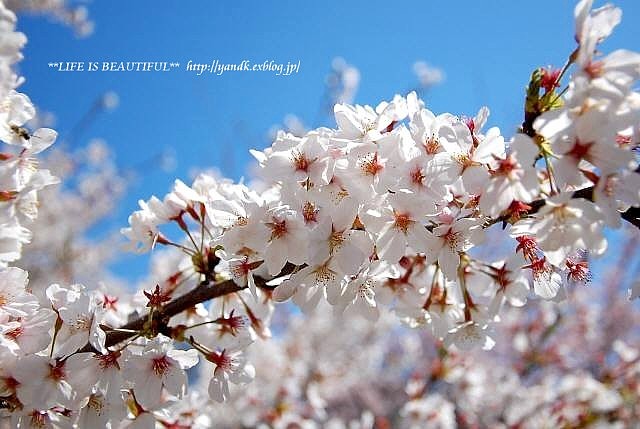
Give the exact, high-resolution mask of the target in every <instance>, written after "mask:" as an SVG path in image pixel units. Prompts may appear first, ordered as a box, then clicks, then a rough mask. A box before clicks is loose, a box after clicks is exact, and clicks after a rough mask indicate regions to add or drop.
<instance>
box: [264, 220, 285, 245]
mask: <svg viewBox="0 0 640 429" xmlns="http://www.w3.org/2000/svg"><path fill="white" fill-rule="evenodd" d="M267 226H268V227H270V228H271V240H277V239H279V238H282V237H284V236H285V235H286V234H287V221H286V220H285V219H283V220H278V219H276V218H273V222H270V223H267Z"/></svg>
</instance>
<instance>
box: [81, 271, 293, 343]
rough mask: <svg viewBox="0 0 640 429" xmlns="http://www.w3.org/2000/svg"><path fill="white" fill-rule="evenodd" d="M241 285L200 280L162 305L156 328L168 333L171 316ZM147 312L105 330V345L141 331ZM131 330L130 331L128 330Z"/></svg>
mask: <svg viewBox="0 0 640 429" xmlns="http://www.w3.org/2000/svg"><path fill="white" fill-rule="evenodd" d="M294 268H295V265H292V264H287V265H286V266H285V267H284V269H283V270H282V271H281V272H280V274H278V276H276V277H280V276H284V275H287V274H291V272H293V270H294ZM254 280H255V283H256V287H259V288H268V287H269V286H267V282H268V281H269V280H267V279H264V278H262V277H258V276H254ZM245 288H246V286H245V287H243V286H238V285H237V284H236V283H235V282H234V281H233V280H225V281H223V282H218V283H211V282H208V281H204V282H202V283H201V284H200V285H199V286H198V287H196V288H195V289H193V290H191V291H189V292H187V293H185V294H184V295H182V296H179V297H178V298H176V299H174V300H172V301H171V302H169V303H168V304H167V305H165V306H164V307H162V310H161V311H160V312H159V313H158V314H156V315H155V316H154V318H155V320H157V321H158V322H159V326H158V330H159V332H161V333H164V334H168V333H169V332H168V330H167V323H168V322H169V319H171V317H173V316H175V315H177V314H180V313H182V312H183V311H185V310H187V309H189V308H191V307H193V306H195V305H196V304H200V303H203V302H207V301H209V300H211V299H215V298H219V297H222V296H225V295H229V294H232V293H236V292H239V291H241V290H243V289H245ZM147 317H148V316H147V314H145V315H144V316H141V317H138V318H137V319H135V320H132V321H131V322H129V323H127V324H125V325H124V326H121V327H119V328H117V329H121V330H112V331H108V332H107V338H106V341H105V346H106V347H111V346H114V345H116V344H118V343H121V342H123V341H126V340H128V339H129V338H131V337H133V336H134V335H136V333H135V331H138V332H139V331H141V330H142V329H143V328H144V324H145V322H146V321H147ZM129 331H131V332H129ZM80 351H81V352H90V351H95V350H94V348H93V347H92V346H91V345H90V344H87V346H85V347H84V348H83V349H82V350H80Z"/></svg>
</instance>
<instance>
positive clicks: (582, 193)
mask: <svg viewBox="0 0 640 429" xmlns="http://www.w3.org/2000/svg"><path fill="white" fill-rule="evenodd" d="M573 198H584V199H586V200H589V201H593V186H589V187H587V188H583V189H579V190H577V191H575V192H574V193H573ZM545 204H546V201H545V199H539V200H535V201H533V202H531V203H529V205H530V206H531V210H529V211H528V214H534V213H537V212H538V211H539V210H540V209H541V208H542V207H543V206H544V205H545ZM621 216H622V218H623V219H624V220H626V221H627V222H629V223H631V224H632V225H634V226H636V227H637V228H640V208H639V207H631V208H629V209H628V210H627V211H625V212H623V213H621ZM509 218H510V214H505V215H503V216H500V217H499V218H497V219H496V220H495V222H493V223H499V222H506V221H508V220H509ZM294 268H295V266H294V265H292V264H287V265H286V266H285V267H284V269H283V270H282V272H281V273H280V274H279V275H278V276H276V277H280V276H284V275H287V274H290V273H291V272H292V271H293V270H294ZM254 278H255V282H256V286H257V287H261V288H265V287H267V286H266V283H267V281H268V280H265V279H264V278H262V277H257V276H256V277H254ZM242 289H245V288H244V287H241V286H238V285H237V284H235V283H234V282H233V280H226V281H223V282H219V283H210V282H208V281H206V280H205V281H204V282H202V283H201V284H200V285H199V286H198V287H196V288H195V289H193V290H192V291H190V292H187V293H186V294H184V295H182V296H180V297H178V298H176V299H174V300H173V301H171V302H169V303H168V304H167V305H165V306H164V307H163V308H162V310H161V311H160V312H159V314H157V315H156V316H155V319H156V320H157V321H158V322H159V325H158V327H157V328H158V332H161V333H164V334H170V332H169V331H168V328H167V324H168V322H169V319H171V317H173V316H175V315H176V314H179V313H182V312H183V311H185V310H187V309H189V308H191V307H193V306H195V305H196V304H200V303H203V302H206V301H209V300H211V299H214V298H218V297H221V296H224V295H228V294H231V293H236V292H239V291H241V290H242ZM147 317H148V316H147V315H146V314H145V315H144V316H142V317H139V318H137V319H135V320H132V321H131V322H129V323H127V324H125V325H124V326H121V327H120V328H118V329H122V330H126V331H122V330H111V331H108V332H107V339H106V341H105V346H106V347H111V346H114V345H116V344H118V343H121V342H122V341H126V340H128V339H129V338H131V337H133V336H134V335H135V334H136V332H140V331H141V330H142V329H143V328H144V324H145V322H146V321H147ZM90 351H94V352H95V349H94V348H93V347H92V346H91V345H90V344H87V345H86V346H85V347H84V348H82V349H81V350H80V352H90Z"/></svg>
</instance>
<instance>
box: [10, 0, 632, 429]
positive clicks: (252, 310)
mask: <svg viewBox="0 0 640 429" xmlns="http://www.w3.org/2000/svg"><path fill="white" fill-rule="evenodd" d="M591 3H592V2H591V1H589V0H582V1H580V2H579V4H578V6H577V7H576V9H575V17H576V23H577V25H576V40H577V41H578V47H577V48H576V50H575V51H574V52H573V53H572V54H571V56H570V58H569V61H568V62H567V65H566V66H565V67H563V68H562V69H561V70H552V69H538V70H536V71H535V72H534V73H533V75H532V76H531V81H530V82H529V85H528V88H527V97H526V102H525V121H524V123H523V125H522V128H521V132H519V133H518V134H516V135H515V136H514V137H513V138H511V139H510V140H509V141H508V142H506V141H505V138H504V137H503V136H502V135H501V133H500V130H499V129H498V128H496V127H493V128H487V129H485V128H486V127H485V125H486V123H487V120H488V116H489V110H488V109H487V108H482V109H481V110H480V111H479V112H478V113H477V115H476V116H475V117H473V118H465V117H458V116H455V115H452V114H450V113H444V114H439V115H436V114H434V113H433V112H431V111H430V110H429V109H427V108H426V106H425V103H424V102H423V101H422V100H420V99H419V98H418V96H417V95H416V94H415V93H410V94H408V95H407V96H406V97H403V96H399V95H398V96H396V97H394V98H393V99H392V100H391V101H389V102H383V103H381V104H380V105H378V106H377V107H376V108H373V107H370V106H360V105H348V104H337V105H336V106H335V108H334V114H335V119H336V123H337V128H336V129H329V128H319V129H315V130H312V131H309V132H306V133H305V134H303V135H300V136H295V135H293V134H289V133H285V132H280V133H278V134H277V136H276V138H275V141H274V142H273V144H272V145H271V147H269V148H267V149H265V150H263V151H252V154H253V155H254V157H255V158H256V159H257V160H258V162H259V165H260V173H261V180H262V182H263V184H262V186H260V187H256V189H252V188H250V187H248V186H246V185H245V184H243V183H239V184H238V183H233V182H231V181H229V180H226V179H223V178H219V177H217V176H215V175H212V174H200V175H199V176H198V177H197V178H196V179H195V181H194V182H193V183H192V184H191V185H190V186H189V185H187V184H185V183H184V182H182V181H180V180H176V182H175V185H174V187H173V189H172V190H171V192H169V193H168V194H167V195H165V196H164V197H163V198H162V199H161V198H157V197H155V196H154V197H151V198H150V199H149V200H147V201H140V203H139V204H140V210H138V211H136V212H134V213H133V214H132V215H131V216H130V217H129V226H128V227H127V228H123V230H122V233H123V234H124V236H125V237H126V238H127V239H128V240H129V243H128V245H129V248H130V249H131V250H134V251H137V252H149V251H151V250H153V249H158V248H160V247H162V250H160V251H156V254H158V253H160V254H162V252H163V251H167V253H166V254H165V257H163V258H161V259H160V261H161V262H160V263H158V264H157V265H156V266H154V269H153V271H154V272H153V279H150V280H149V282H145V284H143V285H142V287H141V288H140V290H139V291H138V292H137V293H136V294H134V295H133V296H126V295H125V294H121V293H116V292H115V291H114V290H111V289H108V288H104V289H102V290H90V289H88V288H86V287H85V286H83V285H80V284H71V285H66V284H51V285H47V286H46V287H38V288H34V287H32V285H30V284H29V274H28V273H27V271H24V270H22V269H20V268H17V267H13V266H9V264H10V263H12V262H14V261H16V260H17V259H18V258H19V257H20V254H21V249H22V245H23V244H25V243H26V242H27V241H28V240H29V233H28V230H26V229H25V227H24V226H23V224H24V223H25V222H28V221H29V220H31V219H33V218H34V217H35V216H36V214H37V207H38V204H37V192H38V191H39V190H40V189H42V188H43V187H44V186H47V185H50V184H52V183H54V182H55V181H56V179H54V178H53V176H52V175H51V174H50V173H49V172H48V171H47V170H43V169H39V168H38V164H37V161H36V160H35V158H34V155H36V154H38V153H39V152H41V151H42V150H44V149H45V148H47V147H48V146H49V145H51V144H52V143H53V141H54V139H55V137H56V134H55V132H54V131H53V130H50V129H48V128H39V129H36V130H35V131H33V132H31V131H29V130H28V129H27V128H25V123H26V122H27V121H29V120H30V119H31V118H32V117H33V116H34V114H35V112H34V108H33V106H32V104H31V102H30V101H29V99H28V98H27V97H26V96H25V95H23V94H20V93H18V92H16V91H15V88H16V87H17V85H18V84H19V83H20V79H18V78H17V77H16V76H15V74H14V72H13V70H12V68H11V66H12V64H13V63H15V61H17V60H18V59H19V58H20V53H19V51H20V48H21V47H22V45H23V44H24V42H25V38H24V36H23V35H21V34H20V33H16V32H15V31H14V27H15V16H14V15H13V14H12V13H11V12H10V11H8V10H7V9H5V8H4V7H3V6H0V18H1V19H2V26H0V31H3V32H4V34H3V35H2V37H0V43H2V49H0V53H1V54H2V56H1V57H0V60H2V61H0V86H1V87H0V98H1V99H2V100H3V103H2V109H1V110H0V113H1V115H2V116H1V117H0V140H2V141H4V142H5V143H7V144H8V145H10V147H12V148H14V150H13V152H7V153H4V152H3V153H1V154H0V162H1V164H0V204H1V206H0V209H1V210H2V212H0V221H1V222H2V223H1V224H0V228H1V232H2V234H1V235H0V243H1V246H0V361H1V362H2V365H1V367H0V409H2V410H3V411H2V412H3V416H5V417H8V418H10V419H11V424H12V425H13V426H17V427H149V428H153V427H156V426H157V425H161V426H163V427H180V426H181V425H182V426H188V425H191V426H194V427H208V426H210V422H208V420H207V419H206V418H205V417H203V416H199V415H198V413H197V412H196V411H195V410H197V409H199V408H200V407H202V406H203V404H210V403H209V398H210V399H212V400H214V401H217V402H224V401H228V400H230V399H231V398H232V397H233V389H234V386H235V385H238V386H244V385H246V384H247V383H248V382H250V381H251V380H252V379H253V378H254V377H255V376H256V369H255V366H254V365H253V362H252V360H251V359H250V356H251V349H252V348H251V347H250V346H251V344H252V343H254V342H257V341H262V340H263V339H266V338H269V337H270V336H271V329H270V323H271V319H272V318H273V313H274V302H283V301H288V300H292V301H293V302H294V303H295V304H296V305H297V306H298V307H300V309H301V310H302V312H303V313H306V314H310V313H313V312H314V311H317V312H319V313H325V314H326V313H327V312H332V313H334V314H335V315H338V316H339V315H344V317H346V318H350V317H354V316H362V318H361V319H358V320H360V322H358V323H364V321H366V322H369V323H364V324H363V325H360V326H362V331H363V332H366V330H367V327H369V326H374V325H373V323H370V322H374V321H377V320H378V319H380V318H381V317H382V318H383V321H382V323H381V325H380V326H379V327H378V328H376V329H375V330H374V331H375V332H378V331H380V330H384V328H386V326H384V327H383V326H382V325H383V324H384V325H388V326H389V327H388V328H387V330H391V329H393V328H392V327H391V324H390V322H389V319H388V317H387V316H388V314H393V315H394V317H395V318H396V319H399V320H400V321H402V322H404V323H405V324H406V325H408V326H409V327H410V328H419V329H416V330H415V331H416V332H421V333H424V332H428V333H429V335H431V336H432V337H433V338H434V339H435V341H436V342H437V344H438V345H442V353H453V354H454V355H455V354H456V353H461V354H462V355H464V354H465V353H467V352H469V351H470V350H471V349H474V348H482V349H491V348H493V347H494V345H495V344H496V339H497V338H498V335H496V334H495V333H494V332H495V331H496V329H498V328H497V327H498V326H499V322H500V321H501V320H503V319H506V318H508V315H510V314H513V311H514V310H513V309H512V308H510V307H521V306H523V305H525V303H526V302H527V300H528V299H531V298H533V299H538V298H539V299H542V300H549V301H560V300H562V299H563V298H564V297H565V296H566V294H567V293H568V292H567V290H568V289H570V288H567V286H573V285H575V284H580V283H585V282H587V281H588V280H589V277H590V273H589V258H590V257H592V256H600V255H603V254H604V253H605V251H606V247H607V241H606V238H605V234H604V230H605V227H614V228H615V227H619V226H620V225H621V219H622V218H624V219H627V220H629V218H630V217H631V216H630V215H629V210H633V209H630V208H632V207H638V206H640V175H639V174H638V172H637V170H636V169H637V168H638V160H637V154H636V149H637V147H638V142H639V140H640V139H639V136H638V134H639V133H640V129H639V127H638V124H639V123H640V94H638V92H636V91H634V88H635V85H637V82H638V78H639V77H640V54H637V53H633V52H629V51H615V52H613V53H611V54H609V55H607V56H602V55H601V54H600V53H599V52H598V51H597V48H598V46H599V44H600V43H601V42H602V40H604V39H605V38H606V37H607V36H608V35H609V34H610V33H611V31H612V30H613V28H614V27H615V25H617V23H618V22H619V21H620V11H619V9H617V8H615V7H613V6H605V7H603V8H600V9H595V10H591ZM0 5H2V3H0ZM571 65H573V66H575V71H574V73H573V75H572V76H571V77H570V78H569V81H568V84H567V86H566V88H565V89H563V90H559V88H560V85H561V82H562V79H563V77H564V75H565V73H566V72H567V70H568V69H569V66H571ZM258 188H259V190H257V189H258ZM631 221H632V222H633V218H632V217H631ZM499 225H501V226H502V227H503V230H502V231H498V227H499ZM492 233H497V234H501V235H503V236H505V237H508V239H509V240H510V243H511V249H512V251H511V252H510V254H509V256H508V257H507V258H503V259H498V260H496V259H495V258H492V257H491V256H490V255H486V254H485V255H483V252H482V249H483V246H482V244H483V243H485V242H487V241H489V240H488V239H487V237H488V236H490V235H491V234H492ZM158 250H159V249H158ZM633 294H637V291H634V292H633ZM209 300H211V302H210V303H208V304H207V305H206V306H205V305H204V303H205V302H206V301H209ZM339 348H344V346H341V347H339ZM360 358H361V359H362V358H365V356H364V355H362V356H360ZM336 359H337V357H336ZM354 359H356V358H355V357H354ZM443 364H444V363H443ZM196 365H198V368H199V369H200V373H199V374H200V377H199V380H198V383H199V384H201V385H202V386H203V390H206V392H207V393H206V394H204V395H203V394H200V393H199V392H192V393H191V394H187V386H188V378H187V370H189V369H190V368H194V367H195V366H196ZM318 372H320V370H319V371H318ZM462 378H464V377H461V379H462ZM313 381H314V380H311V379H309V380H308V382H309V384H313ZM565 384H566V386H568V387H566V390H567V391H573V390H576V389H578V387H579V388H580V389H583V387H582V386H578V387H576V384H579V383H578V382H577V381H576V379H575V378H574V379H569V380H568V381H566V383H565ZM594 386H595V387H594ZM600 387H601V386H599V385H596V384H593V383H592V384H591V385H590V387H589V388H587V389H586V390H588V391H589V392H591V393H593V394H594V395H596V396H597V395H598V394H599V393H598V392H601V393H602V395H604V396H607V395H608V397H607V398H605V399H608V400H609V403H612V401H614V399H615V398H613V399H611V395H609V393H608V391H607V389H605V388H602V389H601V388H600ZM412 389H413V388H410V389H408V390H410V391H411V392H413V393H410V395H411V396H412V401H410V402H409V403H407V405H406V409H405V410H404V411H403V412H404V413H405V416H406V417H407V425H406V427H420V425H422V424H423V423H424V420H429V419H428V418H422V419H418V421H419V423H417V425H418V426H412V425H411V422H410V420H411V418H412V417H413V416H416V415H418V416H420V413H423V412H424V410H425V409H426V410H429V411H431V410H439V412H441V413H442V415H444V417H443V418H444V420H443V422H442V424H441V426H442V427H449V426H451V424H449V423H450V420H451V418H450V416H451V415H453V411H452V408H451V407H452V404H451V403H450V402H449V401H447V400H446V399H445V398H443V397H438V396H437V395H430V396H424V395H422V394H418V392H417V390H416V389H413V390H412ZM572 389H573V390H572ZM560 390H561V391H562V389H560ZM583 390H584V389H583ZM594 392H595V393H594ZM422 393H424V392H422ZM591 393H590V394H591ZM423 396H424V397H423ZM614 396H615V395H614ZM316 399H317V398H316ZM313 400H314V398H310V401H313ZM596 402H598V401H596ZM602 402H605V403H606V402H607V401H606V400H604V401H600V402H598V403H599V404H601V403H602ZM316 408H318V409H320V408H322V407H316ZM614 408H616V407H609V408H607V407H605V408H603V412H607V411H608V410H610V409H614ZM514 419H515V420H517V418H514ZM362 420H363V422H362V427H366V425H367V423H366V422H365V420H368V417H367V416H363V417H362ZM250 424H252V423H250ZM352 426H353V427H357V424H356V425H355V426H354V425H352ZM309 427H311V426H309Z"/></svg>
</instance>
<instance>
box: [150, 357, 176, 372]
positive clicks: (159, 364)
mask: <svg viewBox="0 0 640 429" xmlns="http://www.w3.org/2000/svg"><path fill="white" fill-rule="evenodd" d="M170 367H171V362H169V359H168V358H167V357H166V356H160V357H157V358H153V359H152V360H151V369H153V372H154V373H155V374H156V375H157V376H162V375H164V374H166V373H167V372H168V371H169V368H170Z"/></svg>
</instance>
